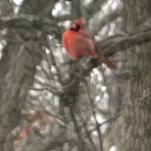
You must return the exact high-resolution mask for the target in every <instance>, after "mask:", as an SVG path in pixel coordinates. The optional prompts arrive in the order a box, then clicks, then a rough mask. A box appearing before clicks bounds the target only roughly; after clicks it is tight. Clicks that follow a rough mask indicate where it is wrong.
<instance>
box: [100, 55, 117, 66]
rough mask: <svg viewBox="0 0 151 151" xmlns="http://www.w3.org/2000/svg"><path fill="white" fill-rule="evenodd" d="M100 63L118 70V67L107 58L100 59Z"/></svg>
mask: <svg viewBox="0 0 151 151" xmlns="http://www.w3.org/2000/svg"><path fill="white" fill-rule="evenodd" d="M99 61H100V62H102V63H105V64H106V65H107V66H108V67H109V68H111V69H116V65H115V64H114V63H113V62H112V61H111V60H109V59H108V58H107V57H105V56H101V57H100V58H99Z"/></svg>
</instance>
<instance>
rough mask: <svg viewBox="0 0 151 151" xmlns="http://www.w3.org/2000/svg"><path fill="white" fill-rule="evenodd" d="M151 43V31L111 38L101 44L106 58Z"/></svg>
mask: <svg viewBox="0 0 151 151" xmlns="http://www.w3.org/2000/svg"><path fill="white" fill-rule="evenodd" d="M148 41H151V30H150V31H146V32H141V33H136V34H124V35H116V36H113V37H110V38H108V39H106V40H103V41H101V42H100V45H101V48H102V50H103V52H104V54H105V55H106V56H111V55H113V54H114V53H116V52H117V51H124V50H125V49H127V48H130V47H132V46H135V45H137V44H142V43H144V42H148Z"/></svg>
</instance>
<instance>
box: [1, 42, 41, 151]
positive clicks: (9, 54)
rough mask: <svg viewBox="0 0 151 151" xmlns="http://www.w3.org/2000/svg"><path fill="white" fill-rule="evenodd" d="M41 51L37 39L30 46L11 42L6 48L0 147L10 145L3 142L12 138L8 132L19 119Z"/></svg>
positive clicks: (2, 87)
mask: <svg viewBox="0 0 151 151" xmlns="http://www.w3.org/2000/svg"><path fill="white" fill-rule="evenodd" d="M29 45H30V44H29ZM35 47H36V48H35ZM41 53H42V51H41V46H40V45H39V44H38V43H36V42H32V45H30V48H26V47H24V46H23V45H20V44H12V43H8V45H7V46H6V47H5V49H4V55H3V58H2V60H1V62H0V73H1V74H0V84H1V88H0V121H1V123H0V134H1V144H0V145H2V146H0V150H5V149H6V148H7V147H8V146H7V147H6V146H5V147H4V146H3V145H4V144H5V142H7V141H9V140H8V139H9V137H8V134H9V133H10V131H11V130H12V129H13V128H14V127H15V126H17V124H18V122H19V119H20V109H21V107H23V106H22V104H23V103H25V99H26V94H27V91H28V90H29V88H30V87H31V85H32V81H33V77H34V74H35V70H36V65H37V64H38V63H39V61H40V60H41ZM9 147H10V146H9Z"/></svg>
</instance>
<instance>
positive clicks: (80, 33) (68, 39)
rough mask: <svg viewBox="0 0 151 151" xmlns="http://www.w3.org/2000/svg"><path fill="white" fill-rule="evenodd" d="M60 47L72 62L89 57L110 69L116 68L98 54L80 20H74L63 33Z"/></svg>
mask: <svg viewBox="0 0 151 151" xmlns="http://www.w3.org/2000/svg"><path fill="white" fill-rule="evenodd" d="M62 45H63V46H64V48H65V49H66V52H67V54H68V56H69V57H70V58H71V59H73V60H78V59H80V58H81V57H84V56H91V57H92V58H94V59H97V60H98V62H101V63H105V64H106V65H107V66H108V67H109V68H111V69H115V68H116V65H115V64H114V63H113V62H112V61H110V60H109V59H108V58H107V57H105V56H104V55H103V54H100V47H99V45H98V44H97V43H96V41H95V40H94V39H93V37H92V36H91V35H90V34H89V32H88V31H87V29H86V27H85V26H84V21H83V19H82V18H78V19H75V20H74V21H73V22H72V24H71V26H70V28H68V29H66V30H65V31H64V32H63V34H62Z"/></svg>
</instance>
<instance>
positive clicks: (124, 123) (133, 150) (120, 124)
mask: <svg viewBox="0 0 151 151" xmlns="http://www.w3.org/2000/svg"><path fill="white" fill-rule="evenodd" d="M149 6H151V1H150V0H144V1H141V0H133V1H126V0H125V1H124V26H123V28H124V30H125V31H133V29H134V28H135V27H136V26H137V24H139V23H141V22H142V21H144V20H145V19H147V18H149V17H150V15H151V10H150V8H149ZM150 49H151V42H146V43H143V44H140V45H136V46H134V47H131V48H129V49H127V51H126V52H125V53H123V54H122V56H124V57H123V60H125V62H123V64H124V65H123V68H122V69H121V73H122V70H125V69H126V70H127V71H128V72H127V73H128V79H126V82H125V87H124V88H123V92H124V97H123V102H122V107H121V114H120V117H119V118H118V120H117V121H116V122H115V123H113V127H112V129H113V131H114V136H113V137H114V141H115V144H116V145H117V147H118V150H119V151H150V149H151V135H150V131H151V116H150V115H151V97H150V95H151V94H150V92H151V70H150V67H151V62H150V60H151V52H150Z"/></svg>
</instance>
